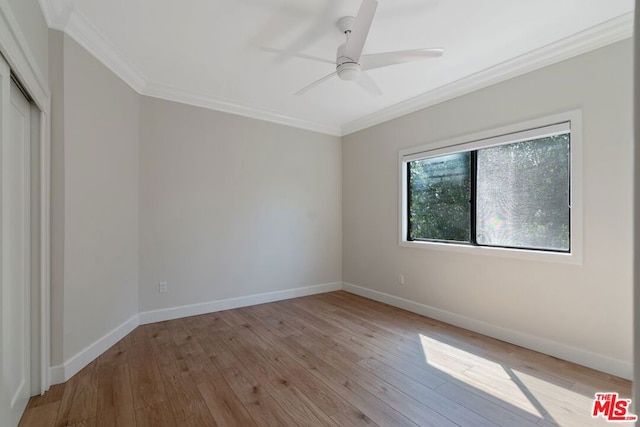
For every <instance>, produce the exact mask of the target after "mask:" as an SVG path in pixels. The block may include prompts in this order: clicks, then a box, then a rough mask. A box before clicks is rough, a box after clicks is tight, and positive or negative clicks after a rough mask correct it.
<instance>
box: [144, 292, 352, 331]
mask: <svg viewBox="0 0 640 427" xmlns="http://www.w3.org/2000/svg"><path fill="white" fill-rule="evenodd" d="M341 289H342V283H341V282H334V283H325V284H321V285H313V286H305V287H302V288H295V289H287V290H283V291H275V292H266V293H263V294H256V295H248V296H245V297H237V298H228V299H223V300H218V301H209V302H204V303H200V304H190V305H183V306H179V307H170V308H164V309H161V310H151V311H143V312H141V313H140V314H139V316H140V324H141V325H145V324H147V323H155V322H162V321H165V320H172V319H179V318H181V317H189V316H197V315H200V314H206V313H214V312H216V311H221V310H230V309H233V308H240V307H248V306H250V305H256V304H264V303H267V302H273V301H282V300H285V299H290V298H297V297H304V296H307V295H314V294H321V293H324V292H333V291H339V290H341Z"/></svg>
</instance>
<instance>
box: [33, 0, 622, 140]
mask: <svg viewBox="0 0 640 427" xmlns="http://www.w3.org/2000/svg"><path fill="white" fill-rule="evenodd" d="M39 1H40V4H41V8H42V11H43V14H44V15H45V19H46V20H47V23H48V25H49V27H51V28H55V29H59V30H61V31H64V32H65V33H67V34H68V35H69V36H71V37H72V38H73V39H74V40H75V41H76V42H78V43H79V44H80V45H81V46H82V47H84V48H85V49H86V50H87V51H89V53H91V54H92V55H93V56H95V57H96V58H97V59H98V60H99V61H101V62H102V63H103V64H104V65H105V66H106V67H107V68H109V69H110V70H111V71H113V72H114V73H115V74H116V75H117V76H118V77H120V78H121V79H122V80H123V81H124V82H125V83H127V84H128V85H129V86H131V88H133V89H134V90H135V91H136V92H138V93H139V94H141V95H146V96H150V97H154V98H161V99H166V100H170V101H175V102H181V103H184V104H189V105H194V106H197V107H202V108H208V109H213V110H218V111H222V112H226V113H231V114H237V115H240V116H244V117H250V118H254V119H258V120H264V121H268V122H273V123H278V124H281V125H285V126H291V127H295V128H300V129H305V130H310V131H313V132H319V133H324V134H328V135H333V136H346V135H349V134H351V133H354V132H357V131H360V130H363V129H366V128H369V127H371V126H375V125H377V124H380V123H383V122H386V121H389V120H392V119H395V118H398V117H400V116H403V115H406V114H410V113H413V112H415V111H418V110H421V109H423V108H427V107H430V106H433V105H435V104H439V103H441V102H444V101H447V100H450V99H453V98H456V97H459V96H461V95H464V94H467V93H470V92H473V91H476V90H479V89H482V88H485V87H488V86H491V85H493V84H496V83H499V82H501V81H504V80H508V79H511V78H513V77H516V76H519V75H522V74H525V73H528V72H531V71H534V70H537V69H539V68H542V67H545V66H548V65H551V64H554V63H556V62H560V61H563V60H566V59H569V58H572V57H574V56H578V55H580V54H583V53H586V52H589V51H591V50H595V49H598V48H600V47H603V46H606V45H609V44H612V43H615V42H617V41H620V40H623V39H626V38H629V37H631V35H632V34H633V12H629V13H626V14H624V15H621V16H619V17H617V18H614V19H611V20H609V21H606V22H604V23H602V24H600V25H597V26H594V27H592V28H589V29H587V30H585V31H582V32H580V33H578V34H575V35H573V36H570V37H567V38H565V39H563V40H560V41H558V42H555V43H552V44H549V45H547V46H544V47H542V48H540V49H537V50H535V51H532V52H529V53H526V54H524V55H521V56H519V57H517V58H514V59H512V60H509V61H506V62H503V63H501V64H498V65H496V66H493V67H490V68H487V69H485V70H482V71H480V72H477V73H475V74H473V75H470V76H468V77H464V78H462V79H459V80H457V81H455V82H452V83H449V84H447V85H445V86H442V87H439V88H437V89H434V90H431V91H429V92H426V93H424V94H421V95H418V96H416V97H413V98H410V99H408V100H406V101H402V102H400V103H397V104H395V105H392V106H390V107H387V108H384V109H382V110H379V111H377V112H375V113H372V114H369V115H367V116H364V117H362V118H359V119H356V120H354V121H351V122H349V123H346V124H343V125H342V126H334V125H330V124H327V123H320V122H315V121H310V120H304V119H300V118H296V117H292V116H288V115H284V114H280V113H277V112H274V111H269V110H265V109H261V108H258V107H254V106H249V105H242V104H239V103H236V102H233V101H230V100H226V99H220V98H215V97H210V96H205V95H199V94H193V93H189V92H187V91H183V90H181V89H177V88H173V87H168V86H164V85H161V84H156V83H154V82H151V81H149V80H148V79H146V78H145V77H144V75H143V74H142V73H141V72H140V71H138V70H137V69H136V67H135V66H134V65H133V64H132V63H131V62H130V61H129V60H128V59H127V58H126V57H125V56H124V55H123V54H122V53H120V52H119V51H118V49H117V48H116V47H115V46H114V45H113V44H112V43H111V42H110V41H109V40H108V39H107V38H106V37H105V36H104V35H103V34H102V33H101V32H100V30H98V29H97V28H96V27H95V25H93V24H92V23H91V22H90V21H89V20H88V19H87V17H86V16H84V15H83V14H82V13H81V12H79V11H78V10H77V9H76V8H75V7H74V6H73V3H72V1H71V0H39Z"/></svg>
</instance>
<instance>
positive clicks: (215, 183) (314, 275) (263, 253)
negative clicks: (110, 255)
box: [139, 97, 342, 311]
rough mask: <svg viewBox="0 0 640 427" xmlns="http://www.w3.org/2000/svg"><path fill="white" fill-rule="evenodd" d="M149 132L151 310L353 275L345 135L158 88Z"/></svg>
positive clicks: (146, 189) (148, 110)
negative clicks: (344, 231) (163, 289)
mask: <svg viewBox="0 0 640 427" xmlns="http://www.w3.org/2000/svg"><path fill="white" fill-rule="evenodd" d="M140 130H141V142H140V144H141V145H140V192H139V193H140V311H148V310H154V309H160V308H167V307H173V306H180V305H186V304H195V303H201V302H209V301H216V300H220V299H225V298H231V297H239V296H248V295H254V294H258V293H263V292H271V291H279V290H286V289H292V288H298V287H302V286H308V285H317V284H323V283H330V282H339V281H341V278H342V271H341V262H342V256H341V212H342V206H341V163H340V158H341V148H340V139H339V138H336V137H331V136H326V135H321V134H318V133H313V132H308V131H303V130H299V129H294V128H290V127H286V126H281V125H276V124H271V123H267V122H263V121H258V120H253V119H248V118H243V117H239V116H234V115H230V114H225V113H220V112H215V111H211V110H205V109H202V108H197V107H191V106H187V105H183V104H178V103H174V102H169V101H163V100H159V99H154V98H146V97H145V98H143V99H142V105H141V128H140ZM160 281H166V282H168V285H169V291H168V292H167V293H162V294H160V293H158V282H160Z"/></svg>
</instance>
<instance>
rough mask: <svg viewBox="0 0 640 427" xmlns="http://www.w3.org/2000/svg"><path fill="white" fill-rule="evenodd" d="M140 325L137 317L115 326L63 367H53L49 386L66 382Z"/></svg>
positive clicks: (50, 371) (50, 372) (50, 370)
mask: <svg viewBox="0 0 640 427" xmlns="http://www.w3.org/2000/svg"><path fill="white" fill-rule="evenodd" d="M139 324H140V321H139V318H138V315H137V314H136V315H134V316H132V317H131V318H130V319H129V320H127V321H126V322H124V323H123V324H121V325H120V326H117V327H116V328H114V329H113V330H111V331H110V332H108V333H107V334H106V335H104V336H102V337H101V338H99V339H98V340H97V341H95V342H94V343H93V344H91V345H89V346H88V347H86V348H85V349H84V350H82V351H80V352H79V353H77V354H76V355H75V356H73V357H71V358H70V359H69V360H67V361H66V362H64V365H58V366H53V367H51V368H50V369H49V376H50V378H51V384H60V383H63V382H65V381H68V380H69V378H71V377H72V376H74V375H75V374H77V373H78V372H80V370H81V369H82V368H84V367H85V366H87V365H88V364H89V363H91V362H93V361H94V360H96V359H97V358H98V356H100V355H101V354H102V353H104V352H105V351H107V350H108V349H109V348H110V347H111V346H113V345H114V344H116V343H117V342H118V341H120V340H121V339H122V338H124V337H126V336H127V335H128V334H129V333H130V332H131V331H133V330H134V329H135V328H136V327H138V325H139Z"/></svg>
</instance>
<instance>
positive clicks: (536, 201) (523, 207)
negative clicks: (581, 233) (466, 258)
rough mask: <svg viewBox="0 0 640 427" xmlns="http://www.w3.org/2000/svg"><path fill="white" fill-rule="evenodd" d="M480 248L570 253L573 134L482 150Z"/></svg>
mask: <svg viewBox="0 0 640 427" xmlns="http://www.w3.org/2000/svg"><path fill="white" fill-rule="evenodd" d="M476 209H477V211H476V212H477V214H476V221H477V223H476V224H477V225H476V227H477V228H476V238H477V242H478V244H481V245H491V246H506V247H516V248H532V249H548V250H561V251H568V250H569V249H570V247H569V218H570V213H569V134H564V135H558V136H553V137H548V138H540V139H535V140H531V141H525V142H518V143H514V144H507V145H501V146H497V147H492V148H485V149H481V150H478V179H477V201H476Z"/></svg>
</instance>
